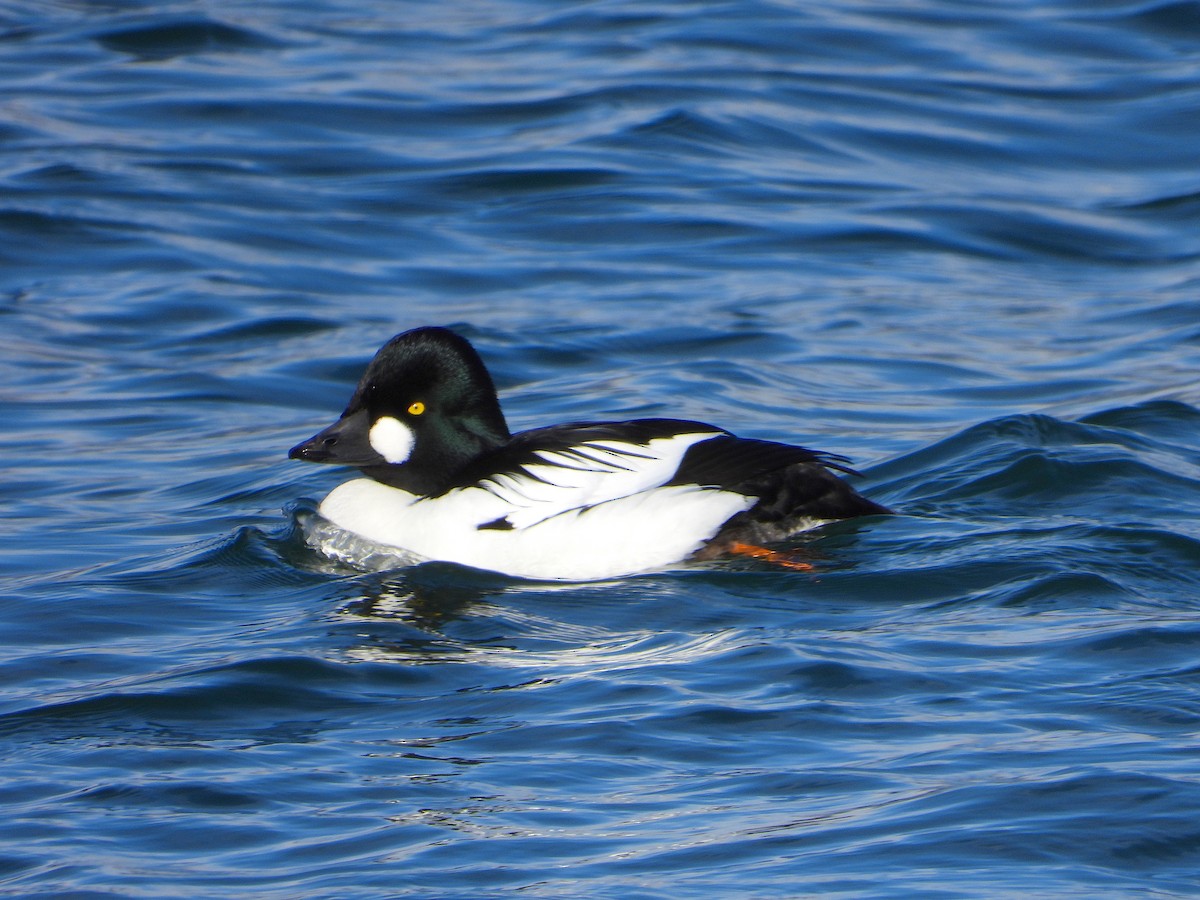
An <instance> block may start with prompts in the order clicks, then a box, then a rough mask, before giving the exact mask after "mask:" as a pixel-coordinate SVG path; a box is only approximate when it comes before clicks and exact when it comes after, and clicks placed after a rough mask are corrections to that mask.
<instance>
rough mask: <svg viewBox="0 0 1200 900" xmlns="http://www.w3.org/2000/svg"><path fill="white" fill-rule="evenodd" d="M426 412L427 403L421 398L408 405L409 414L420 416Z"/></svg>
mask: <svg viewBox="0 0 1200 900" xmlns="http://www.w3.org/2000/svg"><path fill="white" fill-rule="evenodd" d="M423 412H425V404H424V403H422V402H421V401H420V400H416V401H414V402H412V403H410V404H409V405H408V414H409V415H410V416H419V415H421V413H423Z"/></svg>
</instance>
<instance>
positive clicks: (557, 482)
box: [479, 432, 716, 529]
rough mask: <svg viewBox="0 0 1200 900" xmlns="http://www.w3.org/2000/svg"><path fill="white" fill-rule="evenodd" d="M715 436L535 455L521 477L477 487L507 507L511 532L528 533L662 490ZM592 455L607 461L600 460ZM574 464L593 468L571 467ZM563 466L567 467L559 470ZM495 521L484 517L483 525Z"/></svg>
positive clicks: (598, 444)
mask: <svg viewBox="0 0 1200 900" xmlns="http://www.w3.org/2000/svg"><path fill="white" fill-rule="evenodd" d="M715 436H716V434H715V433H714V432H699V433H693V434H677V435H673V436H671V437H666V438H655V439H653V440H651V441H650V442H649V443H648V444H645V445H642V444H622V443H620V442H619V441H587V442H585V443H582V444H579V445H578V446H576V447H570V448H568V449H566V450H541V451H537V452H536V456H538V457H539V458H540V459H542V460H544V462H541V463H532V464H529V465H526V466H525V467H524V470H523V472H514V473H503V474H498V475H494V476H492V477H491V478H488V479H487V480H486V481H484V482H482V483H481V485H480V486H481V487H484V488H486V489H487V491H488V492H490V493H491V494H493V495H494V496H495V497H496V498H498V499H499V500H501V501H502V502H503V503H504V504H506V505H507V506H508V507H509V509H508V510H507V511H506V512H505V513H504V515H503V518H506V519H507V520H508V521H509V522H511V523H512V525H513V526H514V527H515V528H518V529H520V528H528V527H530V526H531V525H536V524H537V523H538V522H543V521H545V520H546V519H549V518H553V517H554V516H557V515H559V514H561V513H564V512H567V511H568V510H573V509H581V508H584V507H590V506H596V505H598V504H601V503H607V502H609V501H611V500H618V499H620V498H622V497H629V496H632V495H634V494H637V493H640V492H642V491H648V490H650V489H651V488H656V487H659V486H661V485H664V484H666V483H667V482H668V481H670V480H671V477H672V476H673V475H674V474H675V472H676V470H677V469H678V468H679V464H680V461H681V460H682V459H683V456H684V454H685V453H686V452H687V450H688V448H689V447H691V446H692V445H693V444H697V443H699V442H700V441H705V440H708V439H709V438H712V437H715ZM593 454H606V455H608V456H611V457H613V458H612V459H602V458H597V456H595V455H593ZM579 458H583V459H585V460H587V461H589V462H591V463H594V464H595V465H596V466H597V467H599V468H592V467H590V466H587V467H584V466H579V465H576V464H574V463H576V462H578V461H579ZM618 460H619V462H618ZM567 461H570V462H571V463H572V464H570V465H567V464H565V462H567ZM495 518H496V516H494V515H493V516H490V517H489V518H488V519H487V521H493V520H494V519H495ZM479 524H483V522H482V521H481V522H480V523H479Z"/></svg>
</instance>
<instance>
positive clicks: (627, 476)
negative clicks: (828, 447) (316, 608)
mask: <svg viewBox="0 0 1200 900" xmlns="http://www.w3.org/2000/svg"><path fill="white" fill-rule="evenodd" d="M288 457H289V458H290V459H295V460H302V461H306V462H314V463H326V464H334V465H341V466H349V467H353V468H356V469H358V470H359V472H360V473H361V474H362V476H363V477H360V478H355V479H353V480H351V481H347V482H344V483H342V484H340V485H338V486H337V487H335V488H334V489H333V490H332V491H331V492H330V493H329V494H328V495H327V496H326V497H325V499H324V500H322V501H321V503H320V505H319V507H318V510H317V511H318V513H319V514H320V516H321V517H322V518H324V519H326V520H328V521H329V522H331V523H333V525H335V526H336V527H337V528H338V529H341V530H343V531H346V532H350V533H352V534H354V535H356V536H358V537H360V538H363V539H365V540H367V541H369V542H371V543H374V544H381V545H384V546H385V547H388V548H395V549H397V550H401V551H403V552H404V553H405V554H406V555H408V556H409V557H410V558H411V557H415V558H416V559H417V560H429V561H440V562H449V563H457V564H459V565H463V566H469V567H473V568H475V569H483V570H488V571H491V572H495V573H500V574H502V575H506V576H510V577H513V578H518V579H530V580H537V581H573V582H587V581H600V580H607V579H613V578H621V577H625V576H631V575H637V574H642V573H647V572H653V571H659V570H663V569H667V568H669V567H672V566H676V565H680V564H685V563H688V562H694V561H704V560H713V559H717V558H720V557H726V556H739V555H741V556H749V557H756V558H759V559H763V560H766V561H768V562H774V563H778V564H779V565H781V566H783V567H785V568H795V569H806V568H811V567H810V566H809V565H808V564H807V563H804V562H802V561H799V560H797V559H796V558H794V556H792V555H789V554H787V553H785V552H783V551H779V550H773V549H771V548H770V547H769V546H768V545H770V544H777V543H779V542H782V541H785V540H787V539H788V538H791V537H793V536H794V535H796V534H798V533H800V532H802V531H806V530H808V529H810V528H813V527H815V526H817V525H820V524H823V523H826V522H829V521H833V520H838V519H848V518H853V517H859V516H877V515H886V514H889V513H890V512H891V510H889V509H888V508H886V507H885V506H883V505H881V504H879V503H877V502H875V501H873V500H870V499H869V498H867V497H865V496H863V495H861V494H859V493H858V492H857V491H856V490H855V489H854V488H853V487H852V486H851V485H850V484H849V483H848V482H847V481H846V480H845V479H843V478H842V477H840V475H851V476H854V475H857V474H858V473H857V472H855V471H854V470H853V469H852V468H851V467H850V461H849V460H848V459H847V458H846V457H844V456H840V455H838V454H834V453H825V452H820V451H814V450H809V449H807V448H804V447H800V446H794V445H791V444H784V443H776V442H773V441H766V440H756V439H751V438H742V437H737V436H735V435H733V434H731V433H730V432H728V431H726V430H724V429H722V428H718V427H715V426H712V425H706V424H704V423H702V422H694V421H688V420H685V419H668V418H645V419H633V420H629V421H617V422H606V421H596V422H591V421H585V422H570V423H566V424H561V425H550V426H547V427H540V428H533V429H530V430H528V431H521V432H518V433H516V434H513V433H512V432H510V431H509V428H508V424H507V421H506V420H505V417H504V413H503V412H502V410H501V407H500V401H499V398H498V396H497V392H496V388H495V385H494V382H493V381H492V377H491V375H490V374H489V372H488V369H487V367H486V366H485V364H484V362H483V359H482V358H481V357H480V355H479V353H478V352H477V351H476V349H475V348H474V347H473V346H472V345H471V343H470V342H469V341H468V340H467V339H466V338H464V337H463V336H461V335H460V334H458V333H457V332H455V331H452V330H450V329H449V328H443V327H434V326H431V327H421V328H415V329H412V330H410V331H405V332H403V333H402V334H398V335H396V336H395V337H393V338H392V339H391V340H389V341H388V342H387V343H385V344H384V345H383V347H382V348H380V350H379V352H377V353H376V354H375V356H374V358H373V359H372V360H371V362H370V364H369V365H368V366H367V368H366V371H365V372H364V373H363V375H362V378H361V379H360V380H359V382H358V385H357V387H356V388H355V390H354V393H353V395H352V396H351V398H350V402H349V403H348V404H347V406H346V408H345V410H344V411H343V412H342V414H341V416H340V417H339V418H338V420H337V421H336V422H334V423H333V424H332V425H330V426H329V427H327V428H325V429H324V430H322V431H320V432H318V433H317V434H315V435H314V436H313V437H311V438H309V439H308V440H306V441H303V442H302V443H300V444H297V445H296V446H295V447H292V448H291V450H289V451H288Z"/></svg>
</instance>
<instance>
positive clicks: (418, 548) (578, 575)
mask: <svg viewBox="0 0 1200 900" xmlns="http://www.w3.org/2000/svg"><path fill="white" fill-rule="evenodd" d="M706 436H708V435H689V436H688V437H692V438H694V440H701V439H703V438H704V437H706ZM667 440H668V441H670V440H674V439H667ZM623 459H624V457H623ZM671 471H672V472H673V471H674V469H673V468H672V470H671ZM753 503H754V498H752V497H744V496H742V495H741V494H734V493H730V492H728V491H721V490H716V489H713V488H701V487H697V486H695V485H675V486H672V487H658V488H655V489H652V490H645V491H641V492H639V493H635V494H632V495H629V496H621V497H617V498H616V499H611V500H608V501H604V502H599V503H598V504H596V505H594V506H591V507H589V508H585V509H578V508H573V509H568V510H566V511H564V512H561V513H559V514H557V515H551V516H549V517H545V516H543V517H541V518H539V519H538V520H537V521H536V522H535V523H534V524H531V525H528V526H526V527H517V528H513V529H508V530H497V529H482V530H481V529H479V528H478V527H477V526H478V525H479V524H480V523H483V522H490V521H493V520H495V519H499V518H502V517H504V516H506V515H509V516H510V518H511V513H512V511H513V510H512V506H510V505H509V504H508V503H507V502H506V501H505V500H504V499H502V498H501V497H499V496H497V494H496V493H494V492H492V491H489V490H484V489H482V488H478V487H469V488H463V489H460V490H456V491H451V492H450V493H448V494H445V495H443V496H441V497H436V498H421V497H417V496H415V495H413V494H410V493H408V492H407V491H401V490H397V489H396V488H390V487H388V486H387V485H384V484H380V483H379V482H377V481H372V480H370V479H366V478H360V479H357V480H355V481H349V482H346V483H345V484H343V485H340V486H339V487H337V488H335V489H334V490H333V491H332V492H331V493H330V494H329V496H328V497H326V498H325V500H324V501H323V502H322V503H321V507H320V512H321V515H322V516H324V517H325V518H327V519H329V520H330V521H332V522H333V523H334V524H335V525H337V526H339V527H340V528H344V529H346V530H347V531H351V532H354V533H355V534H358V535H361V536H362V537H364V538H366V539H368V540H370V541H374V542H376V543H379V544H387V545H389V546H392V547H400V548H403V549H405V550H408V551H410V552H412V553H415V554H417V555H418V556H422V557H424V558H426V559H437V560H444V561H446V562H455V563H460V564H462V565H467V566H474V567H476V568H480V569H488V570H491V571H494V572H502V573H504V574H506V575H512V576H515V577H518V578H534V579H544V580H550V581H595V580H599V579H604V578H615V577H618V576H622V575H633V574H636V573H638V572H647V571H652V570H654V569H660V568H662V567H664V566H668V565H671V564H672V563H676V562H679V561H680V560H683V559H685V558H686V557H688V556H690V555H691V554H692V553H693V552H695V551H696V550H698V549H699V548H700V547H701V546H702V545H703V544H704V542H705V541H707V540H708V539H709V538H711V537H712V536H713V535H714V534H716V532H717V530H718V529H719V528H720V527H721V525H722V524H724V523H725V522H726V521H727V520H728V519H729V518H730V517H731V516H733V515H735V514H737V513H739V512H741V511H742V510H744V509H748V508H749V507H750V506H751V505H753Z"/></svg>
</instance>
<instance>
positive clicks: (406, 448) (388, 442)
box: [367, 416, 416, 465]
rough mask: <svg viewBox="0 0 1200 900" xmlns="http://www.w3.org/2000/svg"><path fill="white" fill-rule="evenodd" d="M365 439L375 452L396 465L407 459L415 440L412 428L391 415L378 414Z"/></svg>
mask: <svg viewBox="0 0 1200 900" xmlns="http://www.w3.org/2000/svg"><path fill="white" fill-rule="evenodd" d="M367 439H368V440H369V441H370V442H371V446H372V447H373V448H374V450H375V452H376V453H378V454H379V455H380V456H382V457H383V458H384V459H386V460H387V461H388V462H390V463H394V464H397V465H398V464H399V463H402V462H405V461H406V460H407V459H408V457H409V456H410V455H411V454H412V449H413V444H414V443H415V442H416V438H415V437H414V435H413V433H412V429H411V428H409V427H408V426H407V425H405V424H404V423H403V422H401V421H400V420H399V419H393V418H392V417H391V416H380V417H379V418H378V419H376V420H375V424H374V425H372V426H371V430H370V432H368V434H367Z"/></svg>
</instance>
